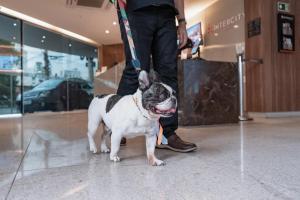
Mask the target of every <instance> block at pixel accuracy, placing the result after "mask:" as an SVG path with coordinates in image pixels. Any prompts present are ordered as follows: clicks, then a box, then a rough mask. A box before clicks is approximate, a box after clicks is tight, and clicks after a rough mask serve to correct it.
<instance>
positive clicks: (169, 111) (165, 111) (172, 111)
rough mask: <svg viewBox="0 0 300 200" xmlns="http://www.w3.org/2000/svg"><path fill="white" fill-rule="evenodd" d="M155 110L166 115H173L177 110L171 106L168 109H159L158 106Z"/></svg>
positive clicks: (156, 112)
mask: <svg viewBox="0 0 300 200" xmlns="http://www.w3.org/2000/svg"><path fill="white" fill-rule="evenodd" d="M153 112H154V113H155V114H159V115H164V116H171V115H173V114H174V113H175V112H176V109H175V108H170V109H167V110H162V109H158V108H156V107H154V108H153Z"/></svg>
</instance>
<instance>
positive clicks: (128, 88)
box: [117, 10, 154, 96]
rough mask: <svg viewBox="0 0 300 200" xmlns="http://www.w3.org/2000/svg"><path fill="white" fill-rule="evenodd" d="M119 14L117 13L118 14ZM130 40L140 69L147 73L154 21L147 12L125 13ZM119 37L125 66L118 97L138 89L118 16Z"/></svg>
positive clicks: (123, 29) (136, 75) (123, 28)
mask: <svg viewBox="0 0 300 200" xmlns="http://www.w3.org/2000/svg"><path fill="white" fill-rule="evenodd" d="M118 14H119V13H118ZM127 16H128V21H129V25H130V29H131V32H132V38H133V42H134V45H135V49H136V53H137V57H138V59H139V60H140V63H141V68H142V69H143V70H147V71H149V67H150V54H151V44H152V40H153V31H154V25H153V23H154V20H153V17H152V16H151V15H150V14H149V12H148V11H147V10H145V11H144V10H141V11H140V10H138V11H134V12H130V13H127ZM119 23H120V30H121V36H122V40H123V44H124V50H125V57H126V66H125V69H124V71H123V74H122V78H121V80H120V83H119V87H118V91H117V94H118V95H122V96H124V95H128V94H133V93H135V92H136V90H137V88H138V74H137V72H136V70H135V68H134V67H133V66H132V63H131V60H132V57H131V53H130V48H129V44H128V40H127V35H126V31H125V27H124V24H123V21H122V19H121V18H120V14H119Z"/></svg>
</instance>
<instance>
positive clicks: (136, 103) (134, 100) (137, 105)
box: [132, 96, 153, 120]
mask: <svg viewBox="0 0 300 200" xmlns="http://www.w3.org/2000/svg"><path fill="white" fill-rule="evenodd" d="M132 99H133V102H134V103H135V105H136V107H137V108H138V109H139V111H140V113H141V114H142V115H143V117H144V118H146V119H148V120H153V119H151V118H150V117H148V116H145V114H144V113H143V111H142V110H141V108H140V106H139V104H138V102H137V99H136V98H135V97H134V96H132ZM148 115H150V113H149V111H148Z"/></svg>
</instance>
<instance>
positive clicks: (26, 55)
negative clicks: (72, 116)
mask: <svg viewBox="0 0 300 200" xmlns="http://www.w3.org/2000/svg"><path fill="white" fill-rule="evenodd" d="M23 41H24V45H23V69H24V75H23V80H24V84H23V85H24V95H23V96H24V111H25V112H36V111H66V110H74V109H87V108H88V105H89V103H90V101H91V100H92V98H93V77H94V72H95V71H96V69H97V67H98V66H97V63H98V60H97V59H98V58H97V57H98V55H97V49H96V48H95V47H92V46H89V45H87V44H84V43H81V42H78V41H76V40H72V39H70V38H67V37H64V36H62V35H60V34H57V33H53V32H50V31H48V30H44V29H41V28H39V27H35V26H33V25H31V24H29V23H25V22H24V25H23Z"/></svg>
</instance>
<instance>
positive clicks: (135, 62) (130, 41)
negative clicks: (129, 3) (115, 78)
mask: <svg viewBox="0 0 300 200" xmlns="http://www.w3.org/2000/svg"><path fill="white" fill-rule="evenodd" d="M117 1H118V4H119V8H120V13H121V17H122V21H123V24H124V27H125V31H126V35H127V40H128V44H129V48H130V52H131V57H132V60H131V63H132V65H133V67H134V68H135V69H136V70H137V71H140V70H141V63H140V61H139V59H138V58H137V55H136V50H135V47H134V42H133V39H132V32H131V29H130V26H129V21H128V17H127V14H126V11H125V7H126V3H125V2H124V1H123V0H117Z"/></svg>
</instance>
